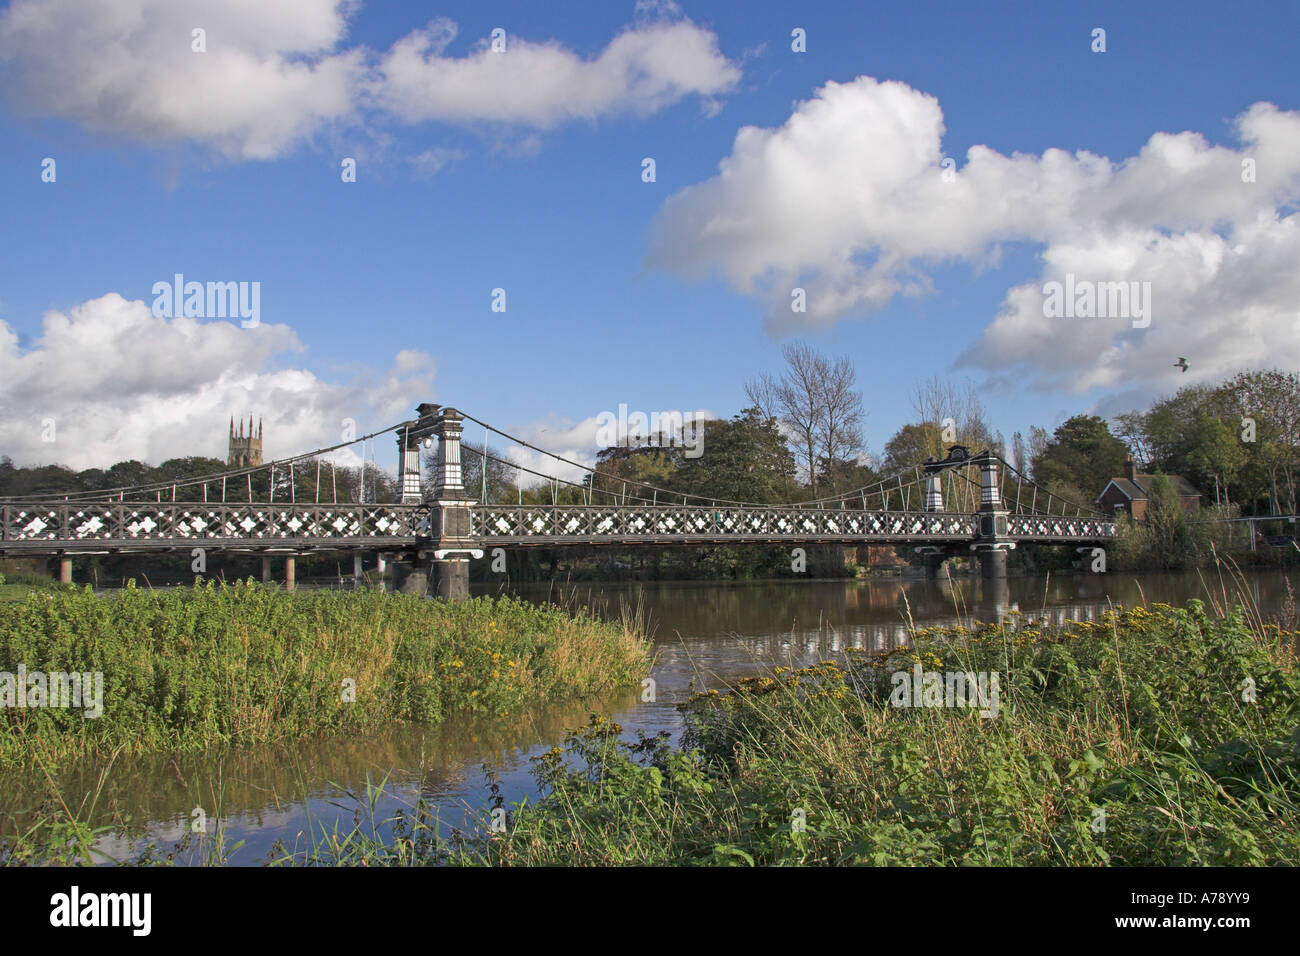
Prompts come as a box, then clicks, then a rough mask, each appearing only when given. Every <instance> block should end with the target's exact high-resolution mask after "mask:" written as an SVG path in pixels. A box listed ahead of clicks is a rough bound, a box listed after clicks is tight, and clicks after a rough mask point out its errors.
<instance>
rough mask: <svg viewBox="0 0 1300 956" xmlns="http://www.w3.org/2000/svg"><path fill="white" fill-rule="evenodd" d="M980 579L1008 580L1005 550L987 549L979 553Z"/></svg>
mask: <svg viewBox="0 0 1300 956" xmlns="http://www.w3.org/2000/svg"><path fill="white" fill-rule="evenodd" d="M979 560H980V577H982V578H987V579H992V578H1001V579H1003V580H1005V579H1006V576H1007V552H1006V549H1005V548H985V549H984V550H983V551H981V552H980V553H979Z"/></svg>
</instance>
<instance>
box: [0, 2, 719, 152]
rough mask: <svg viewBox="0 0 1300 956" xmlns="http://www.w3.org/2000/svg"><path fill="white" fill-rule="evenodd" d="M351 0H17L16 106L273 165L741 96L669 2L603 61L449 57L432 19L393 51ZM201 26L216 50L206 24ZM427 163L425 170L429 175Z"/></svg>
mask: <svg viewBox="0 0 1300 956" xmlns="http://www.w3.org/2000/svg"><path fill="white" fill-rule="evenodd" d="M358 7H359V4H357V3H355V2H350V0H277V2H275V3H266V2H264V0H228V2H225V3H221V4H212V3H208V2H204V0H115V2H113V3H103V4H86V3H84V2H82V0H14V2H13V3H12V4H11V5H10V6H9V8H8V9H7V10H5V11H4V12H3V13H2V14H0V71H2V72H0V77H2V78H3V80H4V83H3V85H2V86H0V88H2V89H3V90H4V91H5V95H6V97H7V98H8V99H9V100H10V102H11V103H13V104H14V105H15V106H17V107H19V108H21V109H24V110H26V111H28V112H31V113H35V114H37V115H52V116H58V117H63V118H67V119H71V120H74V121H76V122H78V123H81V124H82V125H84V126H86V127H87V128H90V129H94V130H97V131H102V132H108V133H113V134H120V135H124V136H127V137H130V138H133V139H137V140H140V141H143V142H146V143H150V144H162V143H175V142H194V143H198V144H201V145H202V146H205V147H208V148H211V149H213V150H215V151H216V152H217V153H219V154H221V155H223V156H226V157H228V158H231V159H270V158H274V157H276V156H280V155H283V154H284V153H286V152H288V151H289V150H291V149H292V148H294V147H295V146H297V145H299V144H300V143H302V142H303V141H304V140H307V139H310V138H311V137H312V136H314V135H316V134H317V133H319V132H321V131H323V130H326V129H329V128H331V127H335V126H346V125H354V124H365V123H368V122H372V121H373V122H376V123H380V124H382V123H384V122H386V121H391V120H397V121H400V122H406V123H419V122H426V121H431V120H436V121H441V122H447V123H456V124H511V125H519V126H524V127H530V128H535V129H550V128H552V127H554V126H556V125H558V124H560V123H562V122H567V121H571V120H578V119H595V118H598V117H603V116H608V115H611V114H616V113H631V114H647V113H652V112H654V111H656V110H659V109H662V108H664V107H666V106H668V105H671V104H673V103H676V102H678V101H679V100H681V99H684V98H685V97H687V96H691V95H699V96H702V97H705V98H706V104H707V103H709V102H711V101H712V98H714V97H716V96H717V95H719V94H721V93H724V92H726V91H728V90H730V89H731V88H732V87H733V86H734V85H735V83H736V82H737V80H738V78H739V68H738V67H736V66H734V65H733V64H732V63H731V62H730V61H728V60H727V59H726V57H724V56H722V54H721V53H720V52H719V51H718V47H717V39H716V37H715V36H714V34H713V33H711V32H710V31H707V30H704V29H701V28H700V27H697V26H695V25H694V24H692V23H691V22H690V21H689V20H685V19H681V18H677V19H674V17H680V11H675V10H674V9H673V7H672V5H671V4H669V5H667V6H663V5H658V6H654V7H648V8H645V9H638V11H637V14H636V17H635V22H634V24H633V25H632V26H630V27H628V28H627V29H625V30H624V31H623V32H621V33H620V34H619V35H618V36H616V37H615V38H614V39H613V40H611V41H610V43H609V44H608V46H606V47H605V49H604V50H603V51H601V52H600V54H599V55H597V56H596V57H595V58H593V59H590V60H586V59H583V58H581V57H580V56H578V55H577V54H575V53H573V52H572V51H570V50H568V49H566V48H565V47H563V46H561V45H560V44H559V43H557V42H540V43H539V42H531V41H529V40H528V39H526V38H524V37H515V36H508V37H507V38H506V43H507V46H506V52H505V53H494V52H492V50H491V49H490V46H489V43H488V41H487V40H486V39H485V40H483V41H480V42H479V43H477V44H476V45H475V46H474V48H473V49H472V51H471V52H469V53H468V54H466V55H464V56H450V55H447V52H446V51H447V47H448V45H449V44H450V43H451V41H452V39H453V38H454V37H455V36H456V33H457V27H456V25H455V24H454V23H452V22H451V21H450V20H446V19H441V18H440V19H435V20H434V21H432V22H431V23H429V24H428V25H427V26H425V27H423V28H420V29H415V30H413V31H411V32H410V33H409V34H407V35H406V36H404V37H402V38H401V39H399V40H398V41H397V42H396V43H395V44H393V46H392V48H391V49H390V50H388V51H387V52H386V53H384V54H379V53H377V52H376V51H373V50H370V49H368V48H366V47H363V46H359V45H354V46H348V45H347V44H346V41H347V30H348V22H349V19H350V18H351V17H352V16H353V15H354V14H355V12H356V10H357V9H358ZM195 29H202V30H203V31H204V37H203V43H204V46H205V52H196V51H195V40H194V36H193V31H194V30H195ZM428 164H429V160H428V158H425V159H424V161H423V162H422V163H417V165H421V166H424V167H427V166H428Z"/></svg>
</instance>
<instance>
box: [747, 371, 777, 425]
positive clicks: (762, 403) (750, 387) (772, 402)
mask: <svg viewBox="0 0 1300 956" xmlns="http://www.w3.org/2000/svg"><path fill="white" fill-rule="evenodd" d="M776 393H777V384H776V380H775V379H773V378H772V376H771V375H770V374H769V373H768V372H763V373H762V374H760V375H759V376H758V378H752V379H750V380H749V381H747V382H746V383H745V397H746V398H748V399H749V404H750V405H751V406H752V407H754V408H756V409H758V413H759V414H760V415H761V416H763V417H764V418H776V419H780V417H781V403H780V401H779V399H778V398H777V394H776Z"/></svg>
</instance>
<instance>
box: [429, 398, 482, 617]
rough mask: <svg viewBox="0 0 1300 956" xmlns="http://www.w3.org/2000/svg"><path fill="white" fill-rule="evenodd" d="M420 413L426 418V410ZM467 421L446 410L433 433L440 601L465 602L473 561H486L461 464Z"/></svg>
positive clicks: (435, 552)
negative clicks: (462, 441) (436, 450)
mask: <svg viewBox="0 0 1300 956" xmlns="http://www.w3.org/2000/svg"><path fill="white" fill-rule="evenodd" d="M426 407H427V406H421V407H420V411H421V413H422V414H425V411H424V410H425V408H426ZM463 421H464V418H463V417H462V416H461V414H460V412H458V411H456V409H454V408H444V409H442V412H441V413H440V414H439V416H438V421H437V424H436V425H435V426H434V428H433V433H434V434H435V435H437V436H438V472H437V475H436V476H435V478H434V486H433V488H434V491H433V496H434V499H435V500H434V508H433V514H432V528H431V532H432V533H431V537H432V544H433V560H434V569H435V575H434V579H435V585H436V588H437V595H438V597H440V598H442V599H443V600H447V601H464V600H466V599H467V598H468V597H469V559H470V558H481V557H483V550H482V548H481V547H479V546H478V544H479V542H478V540H477V539H476V538H475V537H474V533H473V530H472V523H473V509H474V505H473V502H472V501H471V500H470V497H469V495H468V494H467V493H466V492H465V486H464V484H463V479H462V472H461V464H460V436H461V430H462V424H461V423H462V422H463Z"/></svg>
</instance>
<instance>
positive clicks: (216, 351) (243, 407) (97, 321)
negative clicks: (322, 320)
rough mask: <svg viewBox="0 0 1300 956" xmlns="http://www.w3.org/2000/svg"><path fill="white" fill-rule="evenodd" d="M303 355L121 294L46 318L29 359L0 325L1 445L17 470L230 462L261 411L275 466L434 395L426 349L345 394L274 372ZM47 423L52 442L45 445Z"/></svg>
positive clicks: (290, 340) (277, 341)
mask: <svg viewBox="0 0 1300 956" xmlns="http://www.w3.org/2000/svg"><path fill="white" fill-rule="evenodd" d="M301 349H302V344H301V343H300V341H299V340H298V337H297V336H296V335H295V334H294V332H293V331H292V330H291V329H290V328H289V327H288V326H284V325H272V324H268V323H262V324H260V325H258V326H256V327H254V328H251V329H244V328H241V327H240V325H239V323H238V322H237V321H236V322H224V321H219V320H218V321H205V322H200V321H197V320H195V319H187V318H174V319H167V318H157V317H155V316H154V315H152V313H151V312H150V309H149V306H148V305H147V304H145V303H144V302H142V301H139V300H136V301H128V300H126V299H124V298H122V297H121V296H120V295H118V294H116V293H109V294H108V295H104V296H101V297H100V298H98V299H92V300H90V301H88V302H84V303H82V304H80V305H78V306H75V307H73V308H70V309H68V310H67V311H66V312H49V313H47V314H46V315H45V316H44V323H43V333H42V335H41V336H40V338H39V339H38V340H37V341H35V342H34V343H33V345H32V347H31V348H29V349H23V348H21V347H20V346H19V344H18V337H17V335H16V334H15V333H14V332H13V330H12V329H11V328H10V327H9V326H8V325H7V324H5V323H4V322H0V448H3V450H4V453H5V454H6V455H8V456H10V457H11V458H12V459H13V460H14V462H15V463H16V464H34V463H40V464H45V463H49V462H58V463H60V464H65V465H67V466H69V467H71V468H74V469H82V468H90V467H106V466H108V465H111V464H113V463H114V462H117V461H122V460H125V459H132V458H135V459H140V460H142V461H146V462H150V463H152V464H158V463H159V462H161V461H164V460H166V459H168V458H173V457H181V456H186V455H207V456H211V457H215V458H223V459H224V458H225V454H226V434H227V429H228V427H229V420H230V417H231V416H232V415H234V416H235V417H236V418H239V417H241V416H243V417H244V418H245V419H246V418H247V417H248V415H250V414H252V415H255V416H257V417H260V418H262V419H263V420H264V428H265V454H266V456H267V458H268V459H270V458H284V457H289V456H291V455H296V454H301V453H303V452H307V451H311V450H312V449H314V448H322V447H327V446H331V445H334V444H337V443H338V442H340V441H341V440H342V437H341V433H342V429H343V420H344V419H347V418H350V419H353V420H354V421H355V422H356V431H357V434H365V433H368V432H370V431H375V430H378V429H379V428H383V427H386V426H388V425H392V424H395V423H396V422H399V421H404V420H406V419H407V418H411V417H413V416H414V411H413V408H414V406H415V405H416V404H417V403H418V402H419V401H427V400H429V399H430V398H431V397H433V382H432V377H433V371H432V370H433V362H432V359H431V358H430V357H429V356H428V355H426V354H424V353H422V352H416V351H412V350H404V351H402V352H399V353H398V354H397V356H396V357H395V358H394V362H393V367H392V369H390V370H389V371H388V372H386V373H384V374H382V375H379V376H373V377H371V376H366V377H365V379H364V380H363V381H357V382H351V383H342V384H340V383H335V382H329V381H325V380H322V379H321V378H319V377H318V376H317V375H316V374H315V373H313V372H311V371H310V370H308V369H303V368H282V367H277V361H276V360H277V359H279V358H280V357H282V356H284V355H286V354H291V353H294V352H297V351H300V350H301ZM45 419H53V420H54V426H55V427H54V437H55V441H54V442H53V443H46V442H44V441H43V440H42V437H43V431H45V429H44V428H43V422H44V420H45ZM376 442H377V446H378V448H377V450H378V454H379V461H380V464H381V465H384V464H391V462H392V461H393V460H395V458H396V451H395V449H396V445H395V442H394V440H393V439H391V438H390V437H389V436H382V437H380V438H378V439H376Z"/></svg>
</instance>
